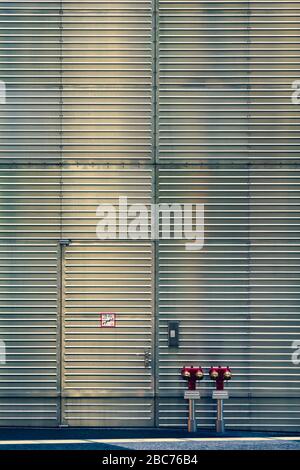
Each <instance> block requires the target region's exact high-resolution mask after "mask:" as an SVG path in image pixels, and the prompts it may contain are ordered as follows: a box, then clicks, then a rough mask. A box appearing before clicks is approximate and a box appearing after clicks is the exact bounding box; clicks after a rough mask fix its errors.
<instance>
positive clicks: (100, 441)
mask: <svg viewBox="0 0 300 470" xmlns="http://www.w3.org/2000/svg"><path fill="white" fill-rule="evenodd" d="M274 440H275V441H299V442H300V436H291V437H287V436H280V437H274V436H272V437H191V438H174V439H173V438H145V439H135V438H134V439H43V440H41V439H37V440H9V441H0V446H1V445H43V444H45V445H48V444H56V445H57V444H58V445H59V444H92V443H95V444H122V443H123V444H128V443H137V444H138V443H147V442H149V443H153V442H162V443H163V442H174V443H176V442H185V443H186V442H199V443H200V442H262V441H272V442H273V441H274Z"/></svg>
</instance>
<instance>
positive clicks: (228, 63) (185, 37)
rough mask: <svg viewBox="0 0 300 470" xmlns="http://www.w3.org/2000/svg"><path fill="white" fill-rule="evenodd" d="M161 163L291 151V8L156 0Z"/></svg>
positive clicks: (294, 37) (294, 122) (294, 46)
mask: <svg viewBox="0 0 300 470" xmlns="http://www.w3.org/2000/svg"><path fill="white" fill-rule="evenodd" d="M158 29H159V46H158V74H159V80H158V84H159V91H158V112H159V123H158V134H159V141H158V144H159V149H158V151H159V158H160V159H161V161H173V162H174V161H175V162H176V161H177V162H184V161H193V160H194V161H199V159H203V158H204V159H207V158H209V159H218V158H221V159H238V158H243V159H244V158H247V159H252V160H254V159H255V160H259V159H264V160H266V159H274V158H284V159H286V158H290V159H295V158H296V159H297V158H298V156H299V144H300V141H299V111H298V109H297V107H296V106H295V105H293V104H292V102H291V94H292V88H291V86H292V82H293V81H294V80H297V79H299V74H300V65H299V43H300V33H299V9H298V6H297V2H287V1H275V2H272V3H270V2H265V1H235V2H230V1H227V2H222V1H221V2H220V1H203V2H195V1H187V2H182V1H180V0H179V1H168V0H159V28H158Z"/></svg>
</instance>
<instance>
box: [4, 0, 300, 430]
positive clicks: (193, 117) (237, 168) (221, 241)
mask: <svg viewBox="0 0 300 470" xmlns="http://www.w3.org/2000/svg"><path fill="white" fill-rule="evenodd" d="M299 18H300V2H299V1H294V2H289V1H272V2H268V1H251V0H248V1H232V2H231V1H223V2H219V1H199V0H197V1H167V0H136V1H130V0H124V1H122V0H116V1H109V2H108V1H100V0H97V1H91V2H90V1H84V2H83V1H77V2H76V1H50V0H49V1H15V2H8V1H2V2H1V5H0V28H1V29H0V80H2V81H4V82H5V85H6V90H7V96H6V103H5V104H0V158H1V162H0V172H1V174H0V181H1V184H0V194H1V196H0V197H1V199H0V204H1V205H0V217H1V220H0V231H1V234H0V245H1V249H0V253H1V256H0V259H1V267H0V292H1V304H0V315H1V322H0V339H1V340H2V339H3V340H4V341H5V343H6V351H7V362H6V364H1V365H0V425H2V426H19V425H21V426H58V425H61V424H62V425H68V426H126V427H128V426H169V427H171V426H176V427H183V426H186V419H187V404H186V402H185V401H184V399H183V390H184V389H185V387H186V384H185V383H184V382H183V381H182V380H181V379H180V375H179V374H180V369H181V367H182V366H183V365H184V364H201V365H202V366H203V367H204V368H205V369H206V370H207V368H208V367H209V366H210V365H212V364H215V365H218V364H219V363H222V364H223V365H227V364H228V365H230V366H231V367H232V369H233V374H234V378H233V380H232V382H231V383H230V385H229V391H230V397H231V398H230V399H229V400H228V402H227V403H226V405H225V418H226V424H227V426H228V428H230V429H268V430H291V431H294V430H299V428H300V408H299V405H300V398H299V393H300V369H299V366H297V365H294V364H293V363H292V360H291V356H292V352H293V350H292V347H291V346H292V342H293V341H294V340H299V341H300V319H299V307H300V295H299V285H300V269H299V267H300V263H299V258H300V236H299V220H300V219H299V211H300V209H299V202H300V164H299V163H300V160H299V144H300V137H299V135H300V134H299V131H300V115H299V111H300V109H299V106H300V105H298V106H297V105H295V104H293V103H292V101H291V95H292V83H293V81H294V80H300V65H299V64H300V62H299V57H300V53H299V46H300V33H299ZM120 196H123V197H127V200H128V204H131V203H143V204H146V205H147V207H149V205H150V204H151V203H154V202H159V203H168V204H171V203H193V204H195V203H199V204H204V205H205V243H204V248H203V249H202V250H200V251H187V250H186V249H185V241H184V240H176V239H175V240H161V241H151V240H150V239H149V240H141V241H136V240H125V239H124V240H122V239H121V240H117V241H111V240H110V241H108V242H103V241H100V240H97V237H96V225H97V215H96V209H97V206H98V205H99V204H100V203H102V204H116V203H117V202H118V198H119V197H120ZM61 240H70V243H67V242H66V243H63V244H61V243H60V241H61ZM101 312H114V313H116V318H117V324H116V327H115V328H114V329H102V328H100V314H101ZM171 320H176V321H179V322H180V327H179V328H180V344H179V348H169V346H168V337H167V332H168V322H169V321H171ZM112 369H113V370H114V371H115V375H112V374H111V370H112ZM212 388H213V384H212V383H211V382H210V381H209V380H208V379H207V378H206V379H205V381H204V382H202V383H201V389H202V398H201V400H200V401H199V403H198V405H197V417H198V425H199V427H213V426H214V419H215V403H214V402H213V401H212V399H211V390H212Z"/></svg>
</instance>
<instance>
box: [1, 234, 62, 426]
mask: <svg viewBox="0 0 300 470" xmlns="http://www.w3.org/2000/svg"><path fill="white" fill-rule="evenodd" d="M0 296H1V305H0V316H1V327H0V335H1V340H3V341H4V342H5V346H6V363H5V364H2V365H1V377H0V410H1V411H0V425H6V426H8V425H24V426H25V425H26V426H27V425H28V426H30V425H35V426H37V425H41V424H42V425H47V426H48V425H49V426H50V425H56V424H57V403H56V397H57V389H58V377H57V357H56V354H57V333H58V332H57V245H56V243H55V242H53V241H51V240H49V241H48V240H43V241H37V240H35V241H32V242H29V241H25V240H24V241H18V240H10V241H5V242H3V241H1V244H0Z"/></svg>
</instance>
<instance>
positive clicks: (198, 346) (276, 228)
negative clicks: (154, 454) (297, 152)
mask: <svg viewBox="0 0 300 470" xmlns="http://www.w3.org/2000/svg"><path fill="white" fill-rule="evenodd" d="M299 183H300V173H299V167H298V166H297V165H293V166H287V165H286V166H276V165H270V166H265V167H262V166H260V165H252V166H249V165H247V166H243V165H235V166H234V165H233V166H232V167H229V166H228V165H227V166H225V165H224V166H220V165H216V166H214V165H211V166H202V167H195V166H191V167H185V168H178V167H174V168H170V167H165V168H164V167H162V168H161V169H160V172H159V183H158V184H159V199H160V201H161V202H163V201H164V202H165V201H166V200H168V201H169V203H175V202H186V203H188V202H189V203H204V204H205V245H204V248H203V249H202V250H201V251H198V252H189V251H186V249H185V244H184V243H185V242H184V241H176V240H173V241H169V242H167V241H165V242H161V243H160V249H159V253H160V254H159V266H160V275H159V285H160V287H159V318H160V327H159V331H160V341H159V343H160V358H159V394H160V396H161V397H162V403H167V402H168V398H166V399H165V398H163V397H178V396H182V394H183V390H184V389H185V387H186V385H185V383H184V382H183V381H182V380H181V379H180V375H179V371H180V368H181V367H182V365H184V364H185V363H190V364H195V363H197V364H198V363H200V364H201V365H202V366H203V367H205V368H206V369H207V368H209V367H210V365H211V364H219V363H222V364H225V365H227V364H229V365H230V366H231V367H232V368H233V374H234V379H233V380H232V382H230V384H229V388H230V395H231V396H232V397H233V399H234V397H236V398H237V397H238V398H239V400H240V401H241V403H245V402H246V401H245V399H246V398H247V397H248V398H249V399H250V398H251V400H252V399H253V400H252V402H250V401H249V413H251V417H252V418H251V421H249V426H250V427H251V426H252V427H253V428H255V426H256V425H257V426H258V427H260V426H261V425H262V424H261V421H259V419H258V418H257V419H256V418H255V417H257V416H258V410H257V409H256V403H258V402H259V401H257V400H258V398H260V397H261V398H262V397H264V399H265V403H270V404H272V403H281V404H282V405H284V403H288V401H289V399H290V397H298V395H299V387H300V385H299V384H300V381H299V368H298V367H297V366H296V365H293V364H292V362H291V353H292V349H291V345H292V342H293V341H294V340H296V339H298V337H299V333H300V323H299V300H300V298H299V295H298V293H299V280H300V278H299V246H300V245H299V243H300V239H299V230H298V228H297V227H298V225H297V219H298V218H299V211H298V209H299V195H300V184H299ZM170 320H180V322H181V323H180V348H179V349H178V351H176V350H174V349H173V350H170V349H168V345H167V322H168V321H170ZM282 374H284V380H283V376H282ZM201 389H203V390H204V396H206V397H207V396H209V394H210V390H211V389H212V383H211V382H210V381H209V380H208V379H206V380H205V381H204V382H203V383H201ZM251 403H253V404H251ZM181 406H184V403H183V400H182V405H181ZM201 406H202V405H201ZM226 409H227V416H228V422H229V423H230V425H231V426H232V427H239V426H240V424H241V422H240V420H239V419H240V417H242V416H243V415H241V414H239V413H238V412H235V413H232V414H231V412H230V409H231V408H230V404H228V406H227V405H226ZM282 413H283V415H284V411H283V412H282ZM271 414H272V412H271V409H270V408H269V409H268V413H266V415H265V417H266V423H268V426H269V427H270V428H272V427H273V424H274V427H280V423H282V425H283V426H284V427H286V428H288V427H289V426H295V424H298V425H299V420H298V421H297V419H298V416H297V414H295V416H294V418H293V420H289V417H288V416H291V415H288V414H286V415H285V416H283V415H282V419H281V421H280V420H279V422H275V421H276V416H278V415H277V414H276V407H275V406H274V415H273V416H271ZM166 415H167V408H165V407H164V405H162V404H161V406H160V422H161V424H162V425H170V424H171V423H172V422H173V423H174V421H173V418H171V417H170V421H168V419H167V416H166ZM174 419H175V418H174ZM272 420H273V421H272ZM274 420H275V421H274ZM295 420H296V421H295ZM177 421H178V419H177V418H176V422H177ZM272 423H273V424H272ZM242 426H247V423H246V424H245V422H244V424H242Z"/></svg>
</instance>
